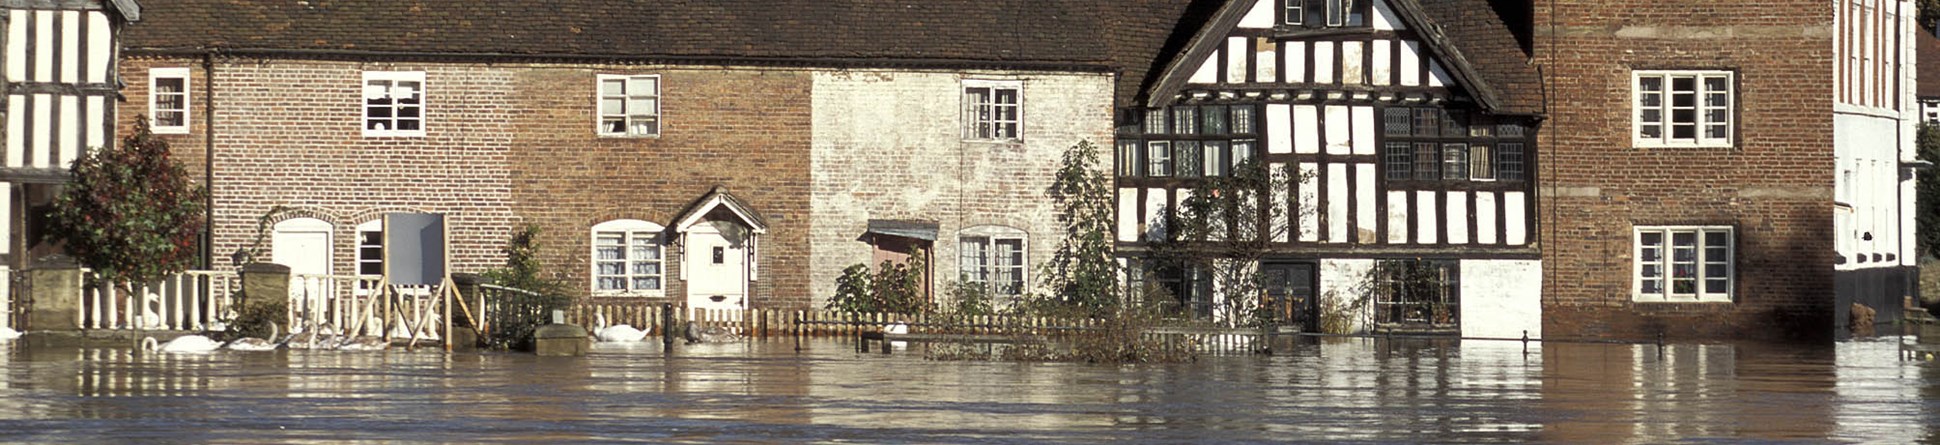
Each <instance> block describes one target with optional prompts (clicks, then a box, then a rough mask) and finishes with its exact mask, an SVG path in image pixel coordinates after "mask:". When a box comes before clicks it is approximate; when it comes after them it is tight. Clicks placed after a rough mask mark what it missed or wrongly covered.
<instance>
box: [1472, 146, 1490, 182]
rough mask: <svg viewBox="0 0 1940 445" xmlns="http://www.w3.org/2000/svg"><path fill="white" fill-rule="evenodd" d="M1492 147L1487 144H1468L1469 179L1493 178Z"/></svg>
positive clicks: (1482, 179) (1485, 179) (1484, 179)
mask: <svg viewBox="0 0 1940 445" xmlns="http://www.w3.org/2000/svg"><path fill="white" fill-rule="evenodd" d="M1493 148H1494V147H1491V146H1489V145H1488V144H1472V145H1469V146H1468V167H1469V170H1468V179H1469V180H1471V181H1494V180H1495V157H1494V156H1493V155H1494V153H1492V152H1493Z"/></svg>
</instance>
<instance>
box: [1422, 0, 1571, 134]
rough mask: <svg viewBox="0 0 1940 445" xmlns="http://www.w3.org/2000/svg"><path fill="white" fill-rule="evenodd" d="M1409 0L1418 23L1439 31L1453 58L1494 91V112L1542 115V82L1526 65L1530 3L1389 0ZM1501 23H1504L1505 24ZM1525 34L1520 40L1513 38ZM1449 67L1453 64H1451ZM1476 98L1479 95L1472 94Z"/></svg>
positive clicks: (1460, 0)
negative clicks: (1415, 8) (1417, 8)
mask: <svg viewBox="0 0 1940 445" xmlns="http://www.w3.org/2000/svg"><path fill="white" fill-rule="evenodd" d="M1390 1H1397V2H1399V3H1407V2H1414V3H1416V4H1418V5H1419V6H1420V8H1421V12H1422V16H1423V17H1421V19H1423V20H1424V21H1425V22H1426V23H1423V24H1422V25H1426V26H1430V27H1434V28H1435V29H1437V30H1439V31H1440V34H1441V37H1442V40H1443V43H1444V45H1442V48H1443V49H1445V50H1447V51H1450V52H1452V53H1454V54H1451V56H1452V57H1459V58H1461V59H1464V60H1466V65H1467V68H1468V69H1470V70H1472V73H1473V74H1474V75H1475V77H1476V78H1477V79H1474V80H1477V81H1479V82H1480V83H1481V84H1482V85H1484V88H1487V89H1490V90H1493V91H1490V92H1488V93H1486V94H1491V95H1493V96H1494V100H1495V101H1496V112H1498V113H1514V114H1536V113H1540V112H1542V107H1543V97H1542V92H1543V91H1542V88H1543V85H1542V78H1541V76H1539V75H1538V74H1537V73H1536V67H1535V66H1534V65H1532V64H1530V60H1529V53H1528V50H1527V49H1528V48H1529V46H1528V45H1529V43H1528V34H1527V33H1528V32H1529V31H1530V28H1529V27H1530V23H1528V20H1529V17H1528V14H1529V13H1530V12H1529V11H1528V10H1527V8H1529V5H1528V4H1527V2H1525V1H1520V0H1390ZM1505 19H1506V20H1505ZM1518 31H1520V32H1522V33H1524V34H1522V35H1521V38H1518V35H1517V34H1516V33H1517V32H1518ZM1451 65H1452V63H1451ZM1476 94H1484V93H1480V92H1476Z"/></svg>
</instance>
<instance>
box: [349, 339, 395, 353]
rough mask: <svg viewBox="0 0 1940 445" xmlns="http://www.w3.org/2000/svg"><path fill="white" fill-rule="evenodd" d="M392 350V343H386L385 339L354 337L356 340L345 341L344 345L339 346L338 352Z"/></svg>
mask: <svg viewBox="0 0 1940 445" xmlns="http://www.w3.org/2000/svg"><path fill="white" fill-rule="evenodd" d="M390 348H391V342H388V341H384V337H354V338H346V339H344V342H343V343H342V344H338V345H337V347H336V350H339V351H382V350H385V349H390Z"/></svg>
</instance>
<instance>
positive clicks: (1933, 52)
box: [1913, 29, 1940, 97]
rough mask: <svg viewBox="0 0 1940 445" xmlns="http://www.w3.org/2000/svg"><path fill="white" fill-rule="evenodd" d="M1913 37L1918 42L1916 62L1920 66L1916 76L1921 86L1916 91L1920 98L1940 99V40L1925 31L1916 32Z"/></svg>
mask: <svg viewBox="0 0 1940 445" xmlns="http://www.w3.org/2000/svg"><path fill="white" fill-rule="evenodd" d="M1913 35H1914V36H1915V37H1913V39H1914V40H1915V41H1917V43H1916V44H1915V45H1916V48H1915V51H1918V54H1916V55H1915V60H1914V62H1915V63H1917V64H1919V65H1918V70H1919V71H1918V72H1916V73H1914V75H1916V76H1918V78H1916V79H1915V80H1916V81H1917V82H1918V83H1919V84H1920V85H1919V87H1918V88H1915V89H1914V91H1916V92H1917V93H1916V94H1917V95H1918V96H1919V97H1940V38H1936V37H1934V36H1933V33H1932V32H1929V31H1927V30H1925V29H1921V30H1919V31H1914V32H1913Z"/></svg>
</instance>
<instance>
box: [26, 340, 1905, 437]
mask: <svg viewBox="0 0 1940 445" xmlns="http://www.w3.org/2000/svg"><path fill="white" fill-rule="evenodd" d="M5 348H9V349H11V352H7V351H0V441H9V442H11V441H25V442H58V443H105V442H139V443H153V442H197V443H202V442H227V443H262V442H329V443H343V442H388V441H423V442H460V443H473V442H508V443H529V442H638V443H667V442H696V443H698V442H708V443H712V442H860V443H876V442H896V443H939V442H942V443H961V442H971V443H1046V442H1051V443H1070V442H1146V443H1209V442H1280V441H1329V442H1335V441H1375V442H1522V441H1557V442H1581V443H1617V442H1653V443H1654V442H1667V441H1677V440H1714V439H1723V440H1726V441H1740V440H1742V441H1772V440H1804V441H1818V440H1824V439H1833V440H1838V441H1861V442H1886V443H1910V442H1940V383H1937V382H1940V365H1936V364H1926V365H1920V364H1914V363H1910V362H1904V363H1903V362H1900V361H1898V360H1897V356H1896V355H1895V354H1896V352H1897V351H1896V349H1895V348H1896V347H1895V345H1894V344H1893V343H1891V342H1844V343H1839V344H1838V345H1837V346H1834V347H1821V348H1810V347H1799V346H1766V345H1672V346H1668V347H1665V348H1663V349H1662V350H1661V352H1660V350H1659V348H1658V347H1656V346H1649V345H1645V346H1630V345H1580V344H1551V345H1547V346H1539V345H1532V346H1531V347H1530V349H1529V350H1528V351H1527V352H1525V351H1524V350H1523V349H1522V346H1521V345H1520V344H1519V343H1504V342H1467V343H1458V342H1453V341H1439V342H1437V341H1401V340H1394V341H1381V340H1372V339H1340V340H1335V339H1330V340H1325V341H1313V340H1307V341H1305V342H1303V343H1302V344H1298V345H1291V347H1290V348H1287V349H1283V350H1282V351H1281V353H1280V354H1278V355H1274V356H1237V357H1206V358H1203V359H1201V360H1200V361H1199V362H1197V363H1190V364H1178V365H1144V366H1096V365H1082V364H1061V363H1054V364H1020V363H982V362H970V363H965V362H931V361H925V360H923V359H922V358H921V354H920V353H910V352H909V351H903V353H899V354H895V355H889V356H884V355H880V354H857V353H855V352H854V349H853V347H852V346H850V345H849V344H844V343H838V342H818V343H811V344H810V345H809V347H808V350H807V351H804V352H801V353H799V354H798V353H796V352H795V351H794V343H793V342H755V343H748V344H728V345H699V346H692V347H683V348H682V349H680V350H678V351H677V352H676V354H675V355H674V356H673V357H671V358H668V357H665V356H663V355H661V354H660V352H659V349H658V347H657V345H645V346H642V347H638V348H631V349H629V348H614V347H608V346H607V345H601V346H600V347H599V348H598V349H596V350H595V352H596V353H595V354H593V355H591V356H589V357H584V358H541V357H535V356H531V355H523V354H453V355H446V354H442V353H433V352H405V351H389V352H367V353H349V352H326V351H283V352H269V353H240V352H219V353H212V354H206V355H180V354H177V355H157V354H146V355H142V354H133V353H131V352H130V351H128V350H125V349H36V350H25V349H21V348H19V347H5Z"/></svg>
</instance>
